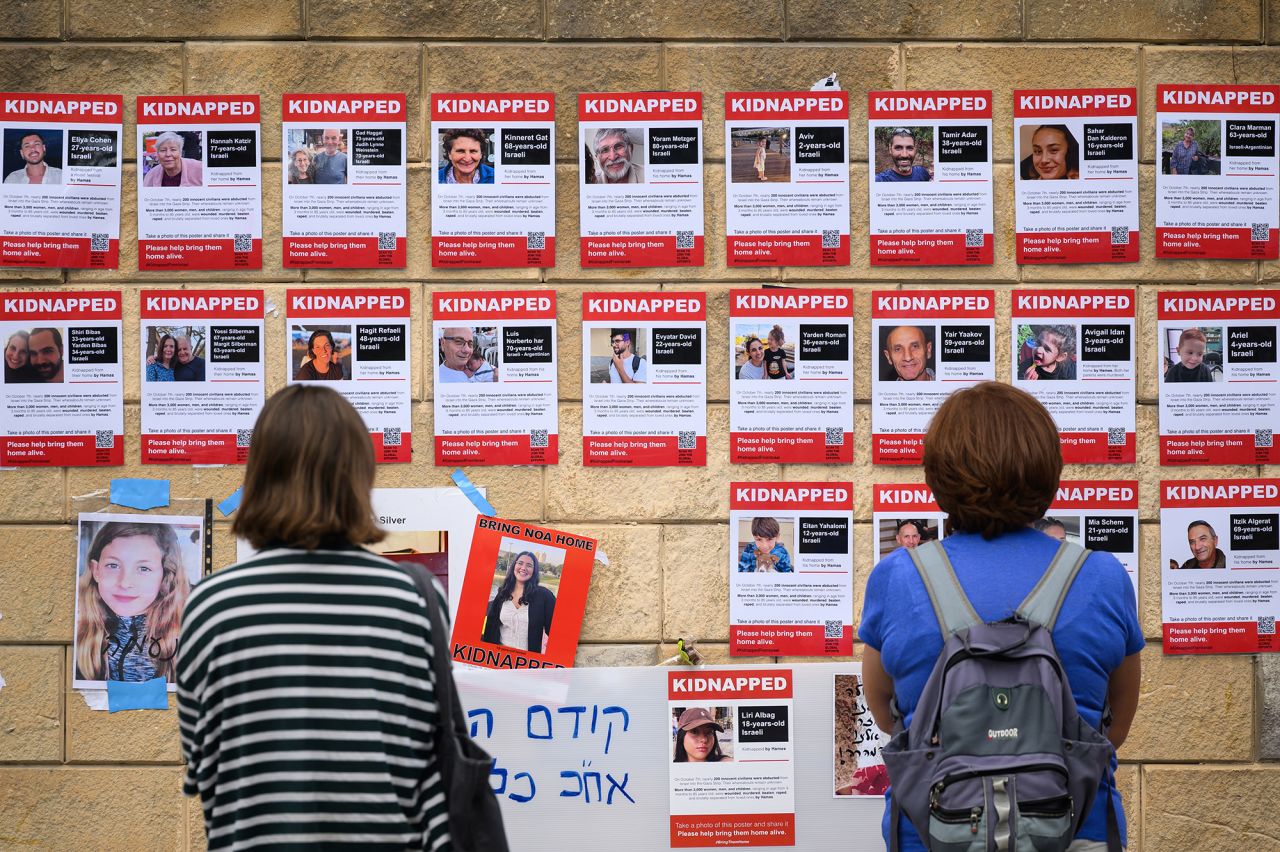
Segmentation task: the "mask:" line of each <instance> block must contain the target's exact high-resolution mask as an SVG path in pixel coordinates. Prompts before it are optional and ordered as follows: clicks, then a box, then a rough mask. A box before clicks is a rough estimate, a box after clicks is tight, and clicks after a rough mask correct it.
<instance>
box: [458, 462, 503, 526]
mask: <svg viewBox="0 0 1280 852" xmlns="http://www.w3.org/2000/svg"><path fill="white" fill-rule="evenodd" d="M449 478H450V479H452V480H453V484H454V485H456V486H458V488H460V489H461V490H462V493H463V494H465V495H467V499H468V500H470V501H471V504H472V505H473V506H475V507H476V509H478V510H479V511H480V514H482V515H488V516H489V517H491V518H492V517H496V516H497V514H498V510H497V509H495V508H493V504H491V503H490V502H489V501H488V500H486V499H485V497H484V495H483V494H481V493H480V489H479V488H476V487H475V485H473V484H472V482H471V480H470V479H469V478H468V477H467V475H466V474H465V473H463V472H462V468H458V469H456V470H455V471H454V472H453V473H452V474H450V476H449Z"/></svg>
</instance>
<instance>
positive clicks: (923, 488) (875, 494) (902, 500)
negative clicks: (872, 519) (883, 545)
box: [871, 484, 942, 513]
mask: <svg viewBox="0 0 1280 852" xmlns="http://www.w3.org/2000/svg"><path fill="white" fill-rule="evenodd" d="M871 511H873V512H901V513H909V512H913V511H916V512H940V511H942V510H941V509H940V508H938V501H936V500H935V499H933V492H932V491H931V490H929V486H927V485H923V484H921V485H873V486H872V487H871Z"/></svg>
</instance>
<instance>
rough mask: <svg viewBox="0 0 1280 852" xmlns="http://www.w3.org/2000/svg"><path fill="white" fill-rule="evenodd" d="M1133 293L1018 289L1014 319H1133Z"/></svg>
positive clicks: (1127, 291) (1125, 291) (1015, 298)
mask: <svg viewBox="0 0 1280 852" xmlns="http://www.w3.org/2000/svg"><path fill="white" fill-rule="evenodd" d="M1134 309H1135V308H1134V295H1133V291H1132V290H1019V291H1016V292H1015V293H1014V294H1013V316H1015V317H1043V316H1053V317H1085V318H1089V317H1116V318H1124V317H1132V316H1133V315H1134Z"/></svg>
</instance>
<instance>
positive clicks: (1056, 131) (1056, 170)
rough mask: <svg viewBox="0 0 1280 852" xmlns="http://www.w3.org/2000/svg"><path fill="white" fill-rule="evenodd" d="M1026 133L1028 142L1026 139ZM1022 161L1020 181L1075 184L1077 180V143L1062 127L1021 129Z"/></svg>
mask: <svg viewBox="0 0 1280 852" xmlns="http://www.w3.org/2000/svg"><path fill="white" fill-rule="evenodd" d="M1027 131H1031V138H1030V139H1027ZM1021 135H1022V139H1023V143H1022V150H1023V151H1024V152H1025V154H1026V156H1024V157H1023V158H1022V163H1021V164H1020V165H1019V168H1018V174H1019V175H1021V176H1022V179H1023V180H1077V179H1078V178H1079V177H1080V143H1078V142H1076V137H1075V135H1074V134H1072V132H1071V130H1070V128H1068V127H1067V126H1066V125H1065V124H1042V125H1040V126H1039V127H1037V128H1035V129H1034V130H1032V129H1031V128H1030V127H1029V126H1028V127H1024V128H1023V129H1022V134H1021Z"/></svg>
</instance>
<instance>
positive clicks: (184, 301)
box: [139, 290, 263, 320]
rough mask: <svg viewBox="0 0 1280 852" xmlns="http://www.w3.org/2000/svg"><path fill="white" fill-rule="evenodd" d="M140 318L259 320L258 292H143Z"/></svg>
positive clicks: (260, 294)
mask: <svg viewBox="0 0 1280 852" xmlns="http://www.w3.org/2000/svg"><path fill="white" fill-rule="evenodd" d="M139 299H140V301H141V310H140V314H139V315H140V316H141V317H142V318H143V319H185V318H187V317H192V318H199V319H256V320H260V319H262V315H263V306H262V291H261V290H143V291H142V292H141V293H140V294H139Z"/></svg>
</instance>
